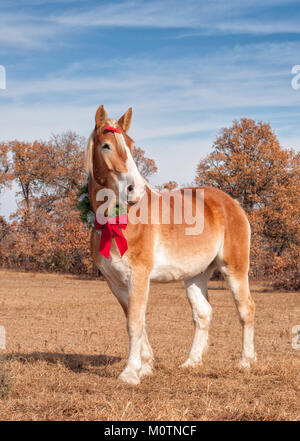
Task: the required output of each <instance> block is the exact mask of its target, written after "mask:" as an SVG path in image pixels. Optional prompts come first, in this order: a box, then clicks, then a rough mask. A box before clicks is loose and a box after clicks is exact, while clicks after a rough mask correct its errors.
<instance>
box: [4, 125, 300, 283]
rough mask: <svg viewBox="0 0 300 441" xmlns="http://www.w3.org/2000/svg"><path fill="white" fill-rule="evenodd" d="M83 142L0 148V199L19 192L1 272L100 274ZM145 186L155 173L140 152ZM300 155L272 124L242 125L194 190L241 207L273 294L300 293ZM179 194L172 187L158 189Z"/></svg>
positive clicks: (259, 271)
mask: <svg viewBox="0 0 300 441" xmlns="http://www.w3.org/2000/svg"><path fill="white" fill-rule="evenodd" d="M85 145H86V140H85V139H84V138H82V137H80V136H79V135H77V134H76V133H73V132H66V133H63V134H60V135H53V136H52V137H51V139H50V140H49V141H47V142H44V141H35V142H31V143H28V142H20V141H16V140H15V141H11V142H7V143H0V192H1V191H4V190H5V188H9V187H11V186H12V183H14V184H15V186H16V185H17V188H18V190H17V192H16V196H17V201H18V207H17V210H16V211H15V212H14V213H12V214H11V216H10V220H9V221H7V220H5V218H3V217H1V216H0V240H1V249H0V265H1V266H2V267H7V268H19V269H22V270H34V271H64V272H70V273H77V274H88V275H93V274H96V269H95V268H94V266H93V263H92V260H91V259H90V256H89V247H88V235H89V231H88V227H87V225H86V224H84V223H83V222H82V221H81V220H80V216H79V212H78V209H77V203H78V201H77V199H78V191H79V188H80V187H82V186H83V185H84V183H85V180H86V173H85V167H84V150H85ZM134 159H135V161H136V164H137V166H138V168H139V170H140V172H141V174H142V175H143V176H144V177H145V178H149V177H150V176H151V175H152V174H154V173H156V172H157V166H156V164H155V162H154V160H153V159H150V158H147V157H146V156H145V152H144V151H143V150H142V149H140V148H136V149H135V151H134ZM299 162H300V154H299V153H295V152H294V151H293V150H292V149H290V150H287V149H283V148H282V147H281V146H280V144H279V142H278V140H277V138H276V136H275V134H274V133H273V131H272V129H271V127H270V124H268V123H263V122H255V121H254V120H251V119H246V118H243V119H241V120H240V121H234V122H233V125H232V126H231V127H229V128H224V129H222V130H221V131H220V133H219V135H218V136H217V138H216V140H215V142H214V143H213V146H212V149H211V153H209V154H208V155H207V156H206V157H205V158H203V159H201V160H200V162H199V163H198V165H197V168H196V176H195V177H194V180H193V185H197V186H202V185H208V186H214V187H217V188H220V189H221V190H223V191H225V192H226V193H228V194H229V195H230V196H232V197H233V198H235V199H237V200H238V201H239V203H240V204H241V206H242V207H243V208H244V210H245V211H246V213H247V215H248V219H249V221H250V224H251V230H252V239H251V268H250V276H251V277H252V278H255V279H268V280H270V281H271V282H272V284H273V285H274V287H276V288H284V289H291V290H296V289H299V288H300V277H299V276H300V274H299V273H300V271H299V270H300V268H299V266H300V264H299V257H300V240H299V211H300V207H299V200H300V198H299V196H300V194H299V193H300V187H299V182H300V180H299ZM177 186H178V184H177V182H176V181H169V182H167V183H165V184H162V185H161V186H159V189H169V190H172V189H174V188H176V187H177Z"/></svg>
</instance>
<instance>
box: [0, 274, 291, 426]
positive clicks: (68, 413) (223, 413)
mask: <svg viewBox="0 0 300 441" xmlns="http://www.w3.org/2000/svg"><path fill="white" fill-rule="evenodd" d="M0 279H1V285H0V325H2V326H5V328H6V332H7V349H6V351H1V352H2V354H3V355H4V362H3V363H2V366H1V372H0V376H1V375H2V377H1V378H2V380H1V381H2V383H1V381H0V388H1V387H2V386H1V384H4V386H3V387H4V389H3V391H4V392H5V393H3V395H1V393H0V395H1V396H3V398H1V399H0V419H1V420H79V419H80V420H300V380H299V372H300V350H295V349H293V348H292V346H291V340H292V327H293V326H295V325H297V324H300V296H299V293H280V292H264V290H263V287H262V285H255V286H253V287H252V292H253V296H254V299H255V301H256V305H257V315H256V350H257V353H258V360H259V361H258V364H257V366H256V367H255V368H253V369H252V370H251V371H249V372H243V371H241V370H239V369H238V368H237V367H236V365H237V361H238V358H239V353H240V348H241V327H240V324H239V322H238V318H237V315H236V312H235V307H234V304H233V301H232V298H231V296H230V294H229V292H228V291H227V290H225V289H224V287H225V285H224V284H223V282H211V288H212V289H211V290H210V300H211V303H212V306H213V310H214V316H213V322H212V327H211V333H210V346H209V352H208V354H207V356H206V359H205V364H204V366H203V367H202V368H201V369H198V370H195V371H193V370H188V371H186V370H180V369H179V368H178V367H177V366H178V365H179V364H180V363H181V362H183V361H184V358H185V356H186V355H187V353H188V349H189V346H190V344H191V339H192V334H193V325H192V321H191V312H190V309H189V305H188V302H187V300H186V298H185V291H184V289H183V284H182V283H172V284H166V285H163V284H161V285H160V284H153V285H152V287H151V294H150V301H149V307H148V313H147V322H148V333H149V338H150V342H151V343H152V346H153V349H154V353H155V356H156V369H155V373H154V375H153V376H151V377H148V378H145V379H143V381H142V383H141V385H140V386H138V387H132V386H128V385H126V384H122V383H120V382H118V381H117V375H118V374H119V373H120V372H121V370H122V368H123V366H124V364H125V360H126V355H127V348H128V341H127V335H126V331H125V319H124V317H123V313H122V310H121V308H120V306H119V305H118V303H117V301H116V300H115V298H114V297H113V295H112V294H111V293H110V291H109V289H108V286H107V285H106V283H105V282H102V281H94V280H79V279H77V278H76V277H73V276H62V275H56V274H50V275H49V274H34V273H17V272H12V271H3V270H2V271H0ZM0 392H1V391H0Z"/></svg>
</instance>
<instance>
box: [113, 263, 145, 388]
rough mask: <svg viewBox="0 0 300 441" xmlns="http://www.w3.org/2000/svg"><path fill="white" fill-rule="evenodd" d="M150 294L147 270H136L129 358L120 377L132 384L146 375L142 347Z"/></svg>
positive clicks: (129, 316)
mask: <svg viewBox="0 0 300 441" xmlns="http://www.w3.org/2000/svg"><path fill="white" fill-rule="evenodd" d="M148 293H149V277H148V276H147V275H145V269H144V268H139V269H134V270H133V272H132V275H131V280H130V286H129V299H128V314H127V332H128V337H129V356H128V360H127V363H126V366H125V369H124V370H123V372H122V373H121V374H120V376H119V379H120V380H123V381H125V382H126V383H130V384H139V382H140V376H141V375H143V374H144V372H143V371H142V356H145V354H144V350H145V347H143V351H142V345H143V340H144V337H145V334H144V333H145V314H146V307H147V300H148ZM143 346H144V345H143ZM146 346H148V345H146ZM149 355H150V354H149ZM151 356H152V354H151ZM143 358H144V357H143Z"/></svg>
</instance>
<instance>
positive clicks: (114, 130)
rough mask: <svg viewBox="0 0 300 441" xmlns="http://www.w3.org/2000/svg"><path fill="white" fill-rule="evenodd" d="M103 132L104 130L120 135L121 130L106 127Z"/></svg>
mask: <svg viewBox="0 0 300 441" xmlns="http://www.w3.org/2000/svg"><path fill="white" fill-rule="evenodd" d="M105 130H106V131H107V132H116V133H121V130H120V129H117V128H116V127H111V126H106V127H105Z"/></svg>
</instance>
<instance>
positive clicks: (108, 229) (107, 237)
mask: <svg viewBox="0 0 300 441" xmlns="http://www.w3.org/2000/svg"><path fill="white" fill-rule="evenodd" d="M127 223H128V218H127V214H121V215H120V216H117V217H114V218H109V219H107V222H106V223H104V224H99V222H98V221H97V219H95V228H96V230H103V231H102V234H101V239H100V247H99V253H100V254H102V255H103V256H104V257H106V259H108V258H109V255H110V248H111V242H112V239H113V238H114V239H115V241H116V244H117V247H118V249H119V251H120V254H121V256H123V254H124V253H125V251H127V249H128V246H127V240H126V239H125V237H124V236H123V233H122V231H121V229H122V230H125V228H126V227H127Z"/></svg>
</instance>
